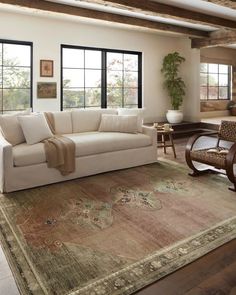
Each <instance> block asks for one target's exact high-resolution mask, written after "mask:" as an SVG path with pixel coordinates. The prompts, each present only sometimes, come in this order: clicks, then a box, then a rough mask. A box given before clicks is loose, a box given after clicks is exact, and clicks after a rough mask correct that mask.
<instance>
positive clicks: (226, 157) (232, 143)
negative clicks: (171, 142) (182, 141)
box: [185, 121, 236, 191]
mask: <svg viewBox="0 0 236 295" xmlns="http://www.w3.org/2000/svg"><path fill="white" fill-rule="evenodd" d="M216 135H217V136H216ZM203 136H205V140H203V141H202V144H200V139H201V138H202V137H203ZM206 136H214V140H215V143H214V144H213V145H212V144H211V145H209V142H208V140H207V138H206ZM201 145H205V146H204V147H202V146H201ZM207 145H209V146H207ZM235 156H236V122H232V121H222V122H221V125H220V128H219V131H218V132H209V133H202V134H200V135H199V134H198V135H194V136H193V137H191V138H190V139H189V141H188V143H187V146H186V151H185V158H186V162H187V164H188V166H189V167H190V168H191V169H192V170H193V172H192V173H191V174H190V175H191V176H199V175H201V174H203V173H206V172H209V171H214V172H219V173H221V171H220V170H221V169H223V170H225V171H226V175H227V177H228V179H229V180H230V181H231V182H232V183H233V188H231V187H230V188H229V189H230V190H233V191H236V177H235V175H234V164H236V157H235ZM194 162H195V163H194ZM196 162H198V163H201V164H206V165H208V166H212V167H214V168H213V169H212V168H209V167H207V168H205V169H202V170H199V169H198V168H197V167H196V166H197V165H196ZM215 168H216V169H218V170H216V169H215Z"/></svg>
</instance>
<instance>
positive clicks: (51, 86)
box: [37, 82, 57, 98]
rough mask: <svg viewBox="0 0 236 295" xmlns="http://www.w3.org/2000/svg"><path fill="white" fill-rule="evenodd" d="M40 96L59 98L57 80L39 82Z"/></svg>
mask: <svg viewBox="0 0 236 295" xmlns="http://www.w3.org/2000/svg"><path fill="white" fill-rule="evenodd" d="M37 97H38V98H57V83H56V82H38V83H37Z"/></svg>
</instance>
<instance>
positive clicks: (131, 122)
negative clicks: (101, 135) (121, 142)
mask: <svg viewBox="0 0 236 295" xmlns="http://www.w3.org/2000/svg"><path fill="white" fill-rule="evenodd" d="M137 120H138V117H137V116H118V115H107V114H102V119H101V123H100V126H99V129H98V131H100V132H101V131H102V132H125V133H137V132H138V121H137Z"/></svg>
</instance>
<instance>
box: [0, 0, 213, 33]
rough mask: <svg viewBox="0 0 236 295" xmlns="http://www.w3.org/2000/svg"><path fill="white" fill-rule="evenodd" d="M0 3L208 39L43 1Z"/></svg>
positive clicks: (178, 28) (156, 24)
mask: <svg viewBox="0 0 236 295" xmlns="http://www.w3.org/2000/svg"><path fill="white" fill-rule="evenodd" d="M0 3H4V4H10V5H16V6H20V7H26V8H31V9H38V10H43V11H50V12H55V13H60V14H68V15H73V16H79V17H85V18H92V19H98V20H103V21H107V22H113V23H119V24H126V25H131V26H136V27H143V28H149V29H153V30H158V31H167V32H174V33H178V34H183V35H188V36H194V37H208V36H209V35H208V32H206V31H201V30H197V29H191V28H186V27H182V26H177V25H171V24H166V23H161V22H156V21H150V20H146V19H142V18H136V17H129V16H124V15H120V14H115V13H108V12H103V11H98V10H92V9H87V8H82V7H78V6H72V5H67V4H60V3H55V2H50V1H44V0H34V1H31V0H0Z"/></svg>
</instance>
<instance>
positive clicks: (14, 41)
mask: <svg viewBox="0 0 236 295" xmlns="http://www.w3.org/2000/svg"><path fill="white" fill-rule="evenodd" d="M3 44H14V45H27V46H30V102H29V103H30V108H31V109H32V110H33V42H30V41H19V40H8V39H0V46H2V49H3ZM0 68H2V86H0V92H1V94H2V100H1V101H0V104H1V107H0V114H4V113H9V112H18V111H23V110H25V109H17V110H4V109H3V90H4V89H7V88H4V87H3V68H4V65H3V50H2V65H0Z"/></svg>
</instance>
